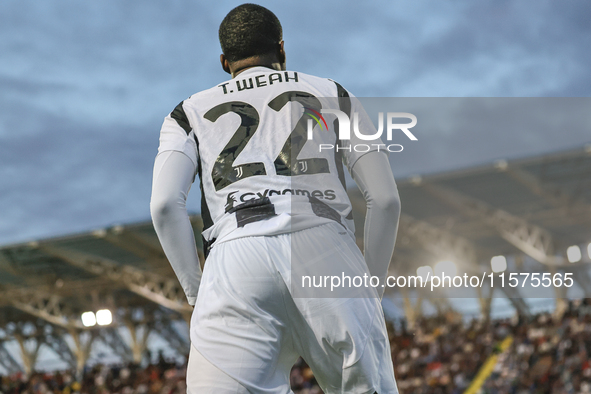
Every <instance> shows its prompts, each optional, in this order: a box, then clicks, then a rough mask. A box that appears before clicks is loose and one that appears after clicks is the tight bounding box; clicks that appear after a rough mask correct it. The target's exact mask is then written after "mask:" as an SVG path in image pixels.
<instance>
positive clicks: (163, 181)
mask: <svg viewBox="0 0 591 394" xmlns="http://www.w3.org/2000/svg"><path fill="white" fill-rule="evenodd" d="M183 104H184V102H182V103H180V104H179V105H177V107H176V108H175V109H174V111H172V112H171V113H170V114H169V115H168V116H167V117H166V118H165V119H164V123H163V124H162V129H161V131H160V146H159V148H158V152H159V153H158V156H156V161H155V163H154V175H153V180H152V198H151V201H150V213H151V214H152V221H153V223H154V229H155V230H156V234H157V235H158V239H159V240H160V244H161V245H162V249H163V250H164V254H166V257H167V258H168V261H169V262H170V265H171V266H172V268H173V270H174V272H175V274H176V276H177V278H178V280H179V282H180V284H181V286H182V288H183V290H184V291H185V295H186V296H187V300H188V302H189V304H190V305H195V300H196V298H197V290H198V289H199V283H200V282H201V266H200V265H199V257H198V255H197V246H196V245H195V235H194V233H193V227H192V226H191V221H190V220H189V215H188V213H187V207H186V202H187V196H188V194H189V190H190V189H191V184H192V183H193V181H194V179H195V172H196V171H195V169H196V166H197V160H198V152H197V145H196V141H195V138H194V132H193V131H192V129H191V125H190V122H189V120H188V119H187V115H186V114H185V111H184V109H183Z"/></svg>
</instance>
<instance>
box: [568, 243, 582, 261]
mask: <svg viewBox="0 0 591 394" xmlns="http://www.w3.org/2000/svg"><path fill="white" fill-rule="evenodd" d="M566 257H567V258H568V262H569V263H576V262H578V261H581V258H582V257H583V255H582V254H581V248H579V246H578V245H573V246H569V247H568V249H566Z"/></svg>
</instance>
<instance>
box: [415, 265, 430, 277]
mask: <svg viewBox="0 0 591 394" xmlns="http://www.w3.org/2000/svg"><path fill="white" fill-rule="evenodd" d="M417 276H420V277H421V278H423V279H425V280H427V278H429V277H433V268H431V267H429V266H428V265H423V266H422V267H419V268H417Z"/></svg>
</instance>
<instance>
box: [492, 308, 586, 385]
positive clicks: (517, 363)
mask: <svg viewBox="0 0 591 394" xmlns="http://www.w3.org/2000/svg"><path fill="white" fill-rule="evenodd" d="M590 301H591V299H585V300H582V301H575V302H571V303H570V304H569V306H568V309H567V310H566V312H565V313H564V315H563V316H562V317H561V318H559V319H556V318H555V317H554V316H552V315H550V314H548V313H542V314H539V315H537V316H535V317H534V318H532V319H529V320H526V319H523V318H522V319H521V320H520V322H519V323H518V324H516V325H515V327H513V329H512V335H513V338H514V340H513V344H512V346H511V347H510V348H509V349H508V351H506V352H504V353H503V354H500V355H499V362H498V363H497V365H496V367H495V370H494V371H493V374H492V375H491V377H490V378H489V379H488V380H487V381H486V382H485V384H484V386H483V388H482V393H483V394H501V393H502V394H505V393H510V394H525V393H536V394H538V393H552V394H571V393H572V394H575V393H577V394H578V393H591V362H590V358H591V302H590Z"/></svg>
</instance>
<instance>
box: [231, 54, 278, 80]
mask: <svg viewBox="0 0 591 394" xmlns="http://www.w3.org/2000/svg"><path fill="white" fill-rule="evenodd" d="M253 67H267V68H270V69H271V70H277V71H283V70H285V63H283V64H282V63H280V62H279V61H277V58H276V57H275V56H273V57H272V58H270V57H259V56H257V57H250V58H248V59H243V60H238V61H236V62H233V63H232V64H231V65H230V71H231V73H232V78H236V76H237V75H238V74H240V73H241V72H243V71H246V70H248V69H249V68H253Z"/></svg>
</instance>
